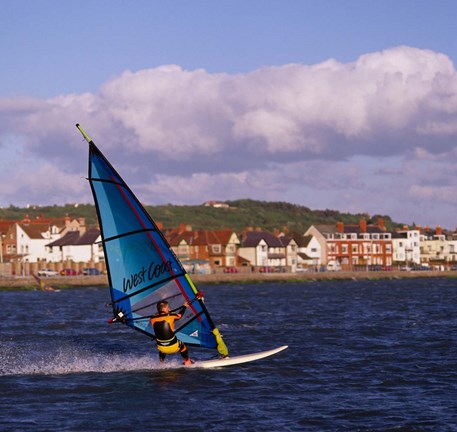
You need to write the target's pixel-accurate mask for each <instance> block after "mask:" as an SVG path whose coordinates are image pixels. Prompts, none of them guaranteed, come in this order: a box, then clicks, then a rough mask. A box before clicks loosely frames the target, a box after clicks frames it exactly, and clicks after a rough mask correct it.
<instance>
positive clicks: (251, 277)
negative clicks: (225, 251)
mask: <svg viewBox="0 0 457 432" xmlns="http://www.w3.org/2000/svg"><path fill="white" fill-rule="evenodd" d="M190 276H191V278H192V280H193V281H194V282H195V284H197V285H199V284H229V283H236V284H242V283H264V282H284V283H286V282H313V281H318V280H344V279H352V280H367V279H368V280H369V279H372V280H380V279H406V278H432V277H455V278H457V271H429V270H424V271H378V272H366V271H357V272H344V271H339V272H321V273H255V272H254V273H216V274H208V275H204V274H195V275H190ZM44 280H45V281H46V283H47V284H49V285H51V286H52V287H54V288H59V289H64V288H72V287H85V286H87V287H90V286H108V278H107V276H106V275H100V276H57V277H52V278H45V279H44ZM0 289H1V290H7V289H33V290H36V289H39V286H38V284H37V283H36V282H35V280H34V279H33V277H27V276H25V277H11V278H9V277H0Z"/></svg>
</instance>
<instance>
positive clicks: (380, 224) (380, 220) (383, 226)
mask: <svg viewBox="0 0 457 432" xmlns="http://www.w3.org/2000/svg"><path fill="white" fill-rule="evenodd" d="M378 227H379V228H381V229H382V230H383V231H385V230H386V227H385V225H384V219H383V218H378Z"/></svg>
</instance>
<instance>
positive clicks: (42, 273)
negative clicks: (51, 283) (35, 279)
mask: <svg viewBox="0 0 457 432" xmlns="http://www.w3.org/2000/svg"><path fill="white" fill-rule="evenodd" d="M37 274H38V276H41V277H51V276H57V275H58V274H59V273H57V272H56V271H54V270H51V269H41V270H38V272H37Z"/></svg>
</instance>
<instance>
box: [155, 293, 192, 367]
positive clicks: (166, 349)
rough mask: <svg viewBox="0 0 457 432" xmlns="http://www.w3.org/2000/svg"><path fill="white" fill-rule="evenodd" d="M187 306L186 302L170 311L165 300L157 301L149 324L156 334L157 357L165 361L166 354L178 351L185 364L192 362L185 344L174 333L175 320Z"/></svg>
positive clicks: (180, 316) (179, 317)
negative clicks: (154, 312)
mask: <svg viewBox="0 0 457 432" xmlns="http://www.w3.org/2000/svg"><path fill="white" fill-rule="evenodd" d="M186 308H187V303H185V304H184V305H182V306H181V307H180V308H179V309H178V310H177V312H176V313H174V312H171V311H170V305H169V304H168V302H167V301H165V300H161V301H159V302H158V303H157V313H156V314H155V315H154V316H153V317H152V318H151V325H152V328H153V329H154V334H155V336H156V342H157V348H158V350H159V359H160V361H161V362H164V361H165V356H166V355H167V354H175V353H178V352H179V353H180V354H181V356H182V358H183V359H184V364H185V365H190V364H192V360H191V359H190V358H189V352H188V350H187V347H186V345H185V344H184V343H183V342H182V341H180V340H179V339H178V338H177V337H176V335H175V324H174V323H175V321H177V320H179V319H181V318H182V316H183V315H184V312H185V310H186Z"/></svg>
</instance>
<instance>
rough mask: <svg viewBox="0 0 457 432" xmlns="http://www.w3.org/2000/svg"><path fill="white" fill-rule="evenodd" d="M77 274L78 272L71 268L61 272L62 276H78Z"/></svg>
mask: <svg viewBox="0 0 457 432" xmlns="http://www.w3.org/2000/svg"><path fill="white" fill-rule="evenodd" d="M77 274H78V273H77V271H76V270H73V269H71V268H66V269H63V270H61V271H60V275H61V276H76V275H77Z"/></svg>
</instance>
